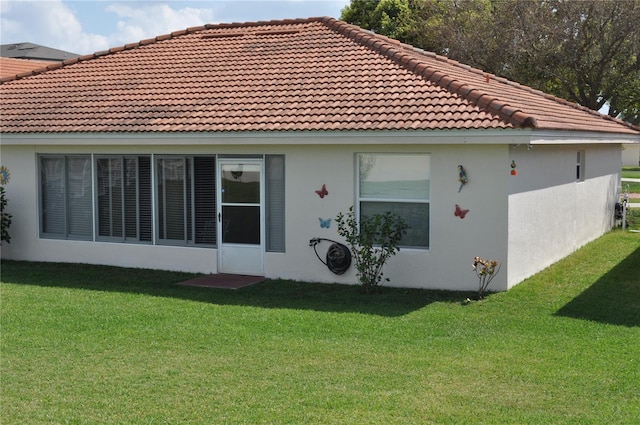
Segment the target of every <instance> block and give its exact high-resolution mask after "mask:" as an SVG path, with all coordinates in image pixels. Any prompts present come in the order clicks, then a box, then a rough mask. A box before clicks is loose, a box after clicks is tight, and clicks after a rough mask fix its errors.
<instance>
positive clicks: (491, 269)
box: [472, 257, 500, 300]
mask: <svg viewBox="0 0 640 425" xmlns="http://www.w3.org/2000/svg"><path fill="white" fill-rule="evenodd" d="M472 267H473V271H474V272H476V276H477V277H478V299H479V300H481V299H483V298H484V293H485V292H486V290H487V288H488V287H489V284H490V283H491V281H492V280H493V278H494V277H496V275H497V274H498V272H499V271H500V263H499V262H498V261H496V260H485V259H483V258H480V257H474V259H473V265H472Z"/></svg>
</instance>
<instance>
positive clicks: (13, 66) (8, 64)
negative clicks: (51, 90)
mask: <svg viewBox="0 0 640 425" xmlns="http://www.w3.org/2000/svg"><path fill="white" fill-rule="evenodd" d="M49 65H51V62H48V61H36V60H29V59H14V58H3V57H0V78H13V77H15V76H18V75H30V74H31V71H35V70H38V69H42V68H46V67H47V66H49Z"/></svg>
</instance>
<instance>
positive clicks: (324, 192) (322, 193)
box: [316, 184, 329, 199]
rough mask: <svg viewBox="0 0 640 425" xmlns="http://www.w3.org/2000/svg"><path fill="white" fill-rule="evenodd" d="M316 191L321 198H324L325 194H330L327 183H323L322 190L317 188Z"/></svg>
mask: <svg viewBox="0 0 640 425" xmlns="http://www.w3.org/2000/svg"><path fill="white" fill-rule="evenodd" d="M316 193H317V194H318V196H319V197H320V199H324V197H325V196H327V195H328V194H329V191H328V190H327V185H326V184H323V185H322V189H320V190H316Z"/></svg>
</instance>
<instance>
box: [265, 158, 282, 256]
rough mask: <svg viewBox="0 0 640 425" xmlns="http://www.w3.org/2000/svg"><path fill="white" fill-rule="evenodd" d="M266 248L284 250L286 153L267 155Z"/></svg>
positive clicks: (269, 250)
mask: <svg viewBox="0 0 640 425" xmlns="http://www.w3.org/2000/svg"><path fill="white" fill-rule="evenodd" d="M265 164H266V172H265V192H266V195H265V196H266V205H265V208H266V211H265V217H266V221H267V226H266V229H265V230H266V238H267V240H266V250H267V251H268V252H284V155H267V156H266V157H265Z"/></svg>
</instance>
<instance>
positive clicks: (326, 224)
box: [318, 217, 331, 229]
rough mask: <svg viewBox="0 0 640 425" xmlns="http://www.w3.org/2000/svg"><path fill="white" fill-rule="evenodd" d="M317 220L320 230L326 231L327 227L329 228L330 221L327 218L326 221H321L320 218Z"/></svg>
mask: <svg viewBox="0 0 640 425" xmlns="http://www.w3.org/2000/svg"><path fill="white" fill-rule="evenodd" d="M318 220H320V228H321V229H328V228H329V227H331V219H330V218H328V219H326V220H323V219H322V218H320V217H318Z"/></svg>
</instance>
